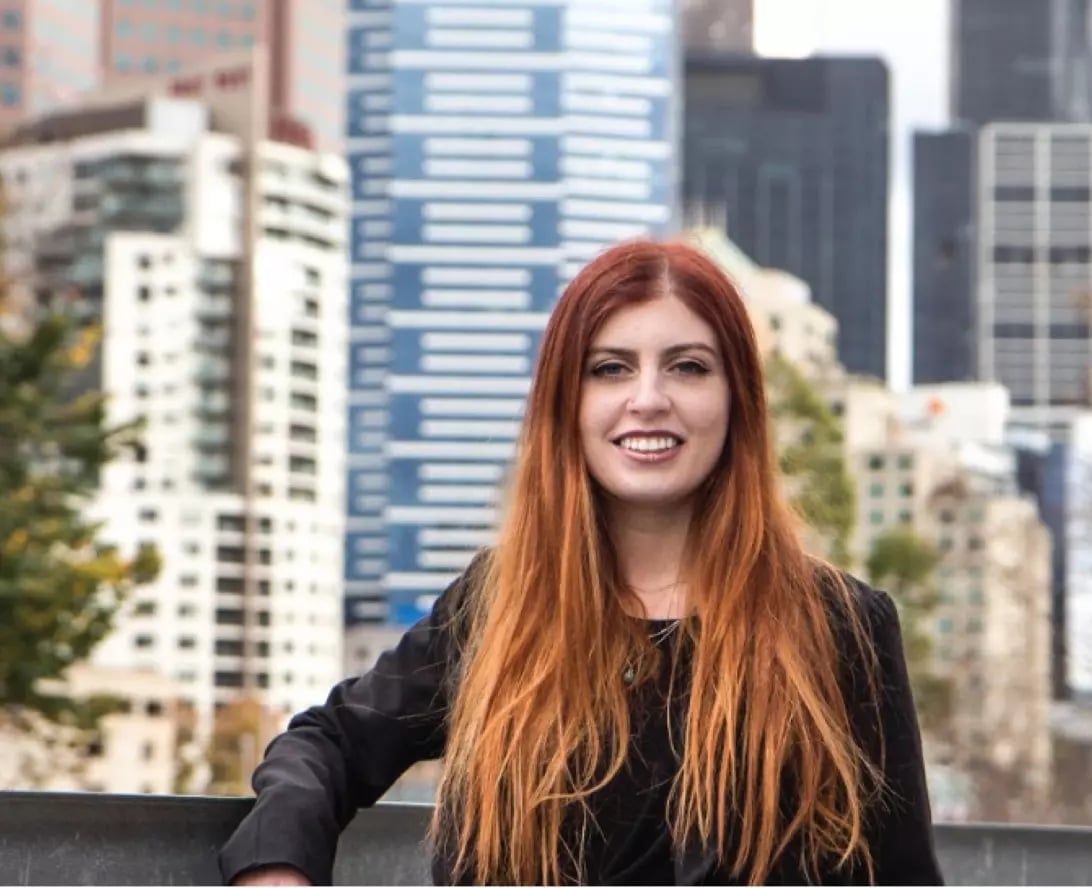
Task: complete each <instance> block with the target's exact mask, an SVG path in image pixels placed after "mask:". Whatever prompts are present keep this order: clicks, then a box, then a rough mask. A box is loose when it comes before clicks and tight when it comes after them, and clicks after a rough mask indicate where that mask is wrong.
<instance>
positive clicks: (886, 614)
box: [816, 562, 899, 645]
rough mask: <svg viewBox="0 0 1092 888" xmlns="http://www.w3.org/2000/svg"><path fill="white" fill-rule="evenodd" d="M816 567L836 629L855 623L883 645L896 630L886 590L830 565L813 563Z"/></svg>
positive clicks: (895, 615) (893, 609) (892, 604)
mask: <svg viewBox="0 0 1092 888" xmlns="http://www.w3.org/2000/svg"><path fill="white" fill-rule="evenodd" d="M816 569H817V572H818V575H819V584H820V587H821V588H822V589H823V590H824V592H825V594H826V599H827V607H828V611H829V612H830V613H831V615H832V618H833V620H834V622H835V626H836V630H850V629H852V626H853V623H854V622H856V623H857V625H858V626H860V627H861V628H862V629H864V630H865V632H866V633H867V635H868V637H869V640H870V642H871V643H872V644H873V645H884V644H886V643H887V641H888V640H889V638H890V636H891V634H892V632H895V633H897V632H898V628H899V615H898V608H897V607H896V606H895V602H894V600H893V599H892V598H891V596H890V595H889V594H888V593H887V592H886V591H884V590H883V589H879V588H876V587H875V586H872V585H870V584H869V583H867V582H865V581H864V580H863V579H861V578H860V577H858V576H856V575H855V574H852V573H850V572H849V571H847V570H844V569H842V568H839V567H835V566H833V565H830V564H825V563H820V562H817V563H816Z"/></svg>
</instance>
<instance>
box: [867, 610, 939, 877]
mask: <svg viewBox="0 0 1092 888" xmlns="http://www.w3.org/2000/svg"><path fill="white" fill-rule="evenodd" d="M866 595H867V611H868V618H869V624H870V629H871V634H872V641H873V645H874V648H875V652H876V666H877V674H876V679H877V692H878V696H879V700H878V702H879V728H880V731H881V732H882V736H883V754H882V760H881V765H882V771H883V777H884V784H885V785H884V790H883V794H882V798H881V802H880V805H879V810H878V813H877V817H876V820H875V828H874V831H873V840H872V848H873V856H874V864H875V868H876V869H875V879H876V884H878V885H942V884H944V879H943V876H942V875H941V872H940V864H939V862H938V861H937V855H936V848H935V847H934V844H933V823H932V814H931V812H930V807H929V792H928V789H927V786H926V782H925V764H924V759H923V756H922V749H921V734H920V731H919V729H918V720H917V714H916V712H915V710H914V698H913V694H912V692H911V690H910V677H909V674H908V672H907V668H906V657H905V655H904V653H903V644H902V631H901V628H900V626H899V616H898V612H897V610H896V609H895V604H894V602H893V601H892V600H891V598H890V596H889V595H887V593H885V592H880V591H876V590H873V589H868V590H867V592H866Z"/></svg>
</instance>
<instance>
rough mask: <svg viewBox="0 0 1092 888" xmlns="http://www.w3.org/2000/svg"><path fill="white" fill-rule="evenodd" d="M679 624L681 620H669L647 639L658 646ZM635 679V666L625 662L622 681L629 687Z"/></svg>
mask: <svg viewBox="0 0 1092 888" xmlns="http://www.w3.org/2000/svg"><path fill="white" fill-rule="evenodd" d="M656 622H659V621H658V620H657V621H656ZM681 622H682V620H681V619H678V618H676V619H674V620H670V621H668V624H667V625H666V626H664V627H663V629H657V630H656V631H655V632H652V633H650V634H649V638H650V639H651V640H652V643H653V644H654V645H658V644H659V643H660V642H662V641H664V640H665V639H667V638H668V636H670V635H671V633H672V632H674V631H675V630H676V629H678V628H679V624H680V623H681ZM640 661H641V658H640V655H638V657H637V663H640ZM636 678H637V666H636V665H635V664H634V663H633V662H631V661H627V662H626V666H625V668H624V669H623V670H622V681H623V682H625V683H626V684H627V685H631V684H633V682H634V680H635V679H636Z"/></svg>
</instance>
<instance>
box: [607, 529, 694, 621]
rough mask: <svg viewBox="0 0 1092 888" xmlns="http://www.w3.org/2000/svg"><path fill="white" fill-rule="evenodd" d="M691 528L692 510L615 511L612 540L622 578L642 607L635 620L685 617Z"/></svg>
mask: <svg viewBox="0 0 1092 888" xmlns="http://www.w3.org/2000/svg"><path fill="white" fill-rule="evenodd" d="M689 527H690V513H689V510H667V509H659V510H654V509H650V510H637V509H632V508H628V507H627V508H624V509H621V508H618V509H614V510H612V513H611V515H610V528H611V539H612V541H613V543H614V549H615V552H616V553H617V557H618V564H619V566H620V568H621V571H622V578H623V580H624V581H625V583H626V584H627V585H628V586H629V588H630V589H631V590H632V592H633V594H634V595H635V596H636V597H637V600H638V601H639V602H640V603H641V605H642V607H643V613H640V614H634V616H641V617H645V618H647V619H653V620H657V619H661V620H662V619H677V618H679V617H682V616H683V615H684V609H685V606H686V605H685V599H686V589H685V586H684V585H683V583H682V564H683V556H684V552H685V549H686V540H687V535H688V533H689Z"/></svg>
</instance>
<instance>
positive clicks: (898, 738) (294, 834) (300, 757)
mask: <svg viewBox="0 0 1092 888" xmlns="http://www.w3.org/2000/svg"><path fill="white" fill-rule="evenodd" d="M472 573H473V567H472V568H471V569H470V570H468V571H467V573H466V574H464V575H463V576H462V577H460V578H459V579H458V580H456V581H455V582H454V583H453V584H452V585H451V586H450V587H449V588H448V589H447V590H445V592H444V593H443V594H442V595H441V596H440V598H439V599H438V600H437V602H436V605H435V607H434V608H433V610H432V612H431V613H430V614H429V616H427V617H425V618H424V619H423V620H421V621H420V622H419V623H417V624H416V625H415V626H413V628H411V629H410V630H409V631H408V632H407V633H406V634H405V635H404V636H403V637H402V639H401V641H400V642H399V643H398V645H397V646H396V647H395V648H394V649H393V650H392V651H388V652H386V653H384V654H383V655H382V656H381V657H380V658H379V661H378V662H377V664H376V666H375V668H374V669H372V670H371V671H370V672H368V673H366V674H365V675H362V676H360V677H359V678H354V679H349V680H346V681H343V682H341V683H340V684H338V685H337V686H336V687H335V688H334V689H333V691H331V693H330V695H329V698H328V699H327V701H326V703H325V704H324V705H322V706H315V707H312V708H311V709H309V710H307V711H306V712H303V713H301V714H299V715H297V716H296V717H295V718H293V719H292V721H291V722H290V724H289V726H288V730H287V731H285V732H284V733H283V734H281V735H280V736H279V737H277V738H276V739H275V740H274V741H273V742H272V743H271V744H270V746H269V748H268V749H267V750H266V754H265V759H264V761H263V762H262V763H261V765H259V766H258V768H257V770H256V771H255V773H254V779H253V783H254V789H255V791H256V792H257V801H256V802H255V804H254V807H253V809H252V810H251V812H250V813H249V814H248V815H247V817H246V818H245V819H244V820H243V822H242V823H241V824H240V825H239V827H238V829H237V830H236V832H235V833H234V835H233V836H232V837H231V839H230V840H229V841H228V842H227V844H226V845H225V846H224V848H223V849H222V851H221V854H220V869H221V873H222V875H223V877H224V879H225V881H228V882H230V881H232V880H233V879H234V878H235V877H237V876H239V875H240V874H242V873H243V872H245V871H247V870H250V869H253V868H256V867H259V866H263V865H272V864H287V865H291V866H294V867H296V868H297V869H299V870H301V871H302V872H303V873H305V874H306V875H307V877H308V878H309V879H310V880H311V882H312V883H313V884H327V885H328V884H330V883H331V881H332V876H333V863H334V856H335V853H336V851H337V842H338V837H339V835H340V833H341V831H342V830H343V829H344V828H345V826H346V825H348V823H349V821H350V820H352V818H353V816H354V815H355V813H356V811H357V809H358V808H362V807H369V806H371V805H373V804H375V802H376V801H377V800H378V799H379V798H380V797H381V796H382V795H383V794H384V793H385V792H386V791H387V790H388V789H389V788H390V787H391V785H392V784H393V783H394V782H395V781H396V780H397V779H398V778H399V777H400V776H401V775H402V773H403V772H405V771H406V769H408V768H409V767H410V766H411V765H413V764H414V763H416V762H419V761H422V760H426V759H435V758H439V757H441V756H442V755H443V751H444V742H445V715H446V712H447V706H448V700H447V681H446V677H447V671H448V668H449V666H450V664H451V663H452V662H453V660H454V657H455V655H456V652H455V642H454V632H455V628H454V625H455V611H456V607H457V602H459V601H460V600H461V599H462V596H463V595H465V594H466V592H467V589H468V587H469V586H470V583H471V581H470V580H469V579H468V577H469V576H470V575H472ZM850 582H851V588H853V589H854V590H855V593H856V598H857V600H858V602H859V604H860V607H861V609H862V612H863V614H864V616H865V617H866V625H867V627H868V628H869V630H870V632H871V634H872V640H873V643H874V645H875V648H876V652H877V655H878V665H879V683H880V698H879V704H880V725H881V730H882V733H883V743H884V748H885V755H884V757H883V761H882V762H881V765H882V770H883V773H884V776H885V780H886V784H887V792H886V797H885V801H884V803H883V804H881V805H878V806H877V807H876V809H875V810H874V811H873V812H872V817H871V826H870V828H869V837H870V845H871V848H872V849H873V857H874V862H875V867H876V870H875V876H876V882H877V883H878V884H881V885H884V884H887V885H896V884H904V885H939V884H942V877H941V873H940V868H939V865H938V863H937V858H936V852H935V849H934V847H933V836H932V824H931V817H930V810H929V799H928V795H927V792H926V785H925V771H924V766H923V763H922V754H921V741H920V736H919V733H918V725H917V719H916V716H915V712H914V704H913V699H912V697H911V692H910V684H909V680H908V677H907V672H906V663H905V659H904V656H903V650H902V638H901V633H900V629H899V620H898V615H897V613H896V611H895V606H894V604H893V603H892V601H891V599H890V598H889V597H888V595H887V594H886V593H884V592H880V591H877V590H874V589H871V588H869V587H868V586H866V585H865V584H863V583H861V582H859V581H857V580H852V579H851V581H850ZM847 649H848V648H847ZM859 666H860V664H859V663H858V664H853V663H847V667H846V670H845V673H846V682H845V687H846V692H847V694H849V695H850V697H849V702H850V712H851V716H852V718H853V720H854V723H855V725H856V726H857V727H858V729H859V730H860V732H861V733H862V738H863V739H866V742H867V744H868V746H870V747H871V746H873V745H874V743H873V742H869V741H874V740H875V739H876V738H875V733H876V731H875V727H874V726H875V724H876V718H875V709H874V707H872V706H871V705H870V703H869V702H868V698H867V697H866V695H865V694H864V687H865V685H864V682H862V681H860V680H859V678H860V669H859ZM797 860H798V857H796V856H795V855H792V854H791V852H787V853H786V854H785V855H784V856H783V857H782V859H781V860H779V861H778V862H777V863H776V865H775V867H774V870H773V871H772V872H771V873H770V876H769V879H768V884H800V883H802V882H805V881H807V880H806V879H805V877H804V874H803V873H802V872H801V871H800V869H799V867H798V865H797ZM451 869H452V867H451V861H450V860H447V859H445V858H444V855H442V854H440V855H437V856H436V857H435V858H434V860H433V878H434V880H435V881H436V882H437V883H438V884H443V883H448V882H450V881H451V878H452V875H451ZM675 880H676V883H677V884H679V885H697V884H731V883H732V879H731V878H730V876H729V875H728V874H726V873H723V872H720V871H718V868H717V865H716V854H715V853H714V852H713V851H712V850H711V849H708V848H701V847H690V848H686V849H684V851H683V853H681V854H679V855H678V856H677V859H676V862H675ZM823 881H824V882H825V883H841V884H846V883H857V882H863V881H864V874H863V873H861V872H848V873H847V872H841V873H835V872H831V873H830V874H829V877H826V878H824V879H823Z"/></svg>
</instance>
